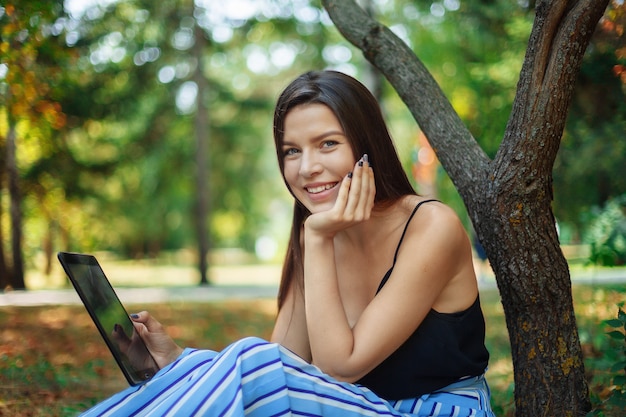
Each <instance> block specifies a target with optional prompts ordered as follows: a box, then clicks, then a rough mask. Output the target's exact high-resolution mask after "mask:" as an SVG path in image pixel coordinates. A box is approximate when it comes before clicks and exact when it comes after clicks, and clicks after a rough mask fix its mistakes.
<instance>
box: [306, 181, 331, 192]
mask: <svg viewBox="0 0 626 417" xmlns="http://www.w3.org/2000/svg"><path fill="white" fill-rule="evenodd" d="M337 184H338V183H336V182H332V183H328V184H321V185H313V186H308V187H304V188H305V189H306V190H307V192H309V193H311V194H319V193H322V192H324V191H326V190H330V189H331V188H334V187H335V186H336V185H337Z"/></svg>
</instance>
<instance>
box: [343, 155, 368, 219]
mask: <svg viewBox="0 0 626 417" xmlns="http://www.w3.org/2000/svg"><path fill="white" fill-rule="evenodd" d="M362 176H363V159H359V161H357V163H356V164H355V165H354V171H353V175H352V181H351V183H350V192H349V194H348V201H347V204H346V206H345V209H344V210H343V214H344V216H345V217H346V218H347V219H348V220H353V219H354V217H355V210H356V208H357V206H358V204H359V199H360V193H361V183H362Z"/></svg>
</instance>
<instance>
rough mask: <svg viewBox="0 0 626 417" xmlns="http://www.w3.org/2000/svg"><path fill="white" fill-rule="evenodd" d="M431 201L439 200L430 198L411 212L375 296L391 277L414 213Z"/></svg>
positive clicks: (421, 202)
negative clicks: (389, 266)
mask: <svg viewBox="0 0 626 417" xmlns="http://www.w3.org/2000/svg"><path fill="white" fill-rule="evenodd" d="M431 201H437V202H438V201H439V200H436V199H434V198H431V199H429V200H424V201H420V202H419V203H418V204H417V206H415V208H414V209H413V211H412V212H411V215H410V216H409V218H408V219H407V221H406V224H405V225H404V230H403V231H402V235H401V236H400V240H399V241H398V246H397V247H396V252H395V253H394V255H393V263H392V264H391V268H389V270H388V271H387V273H386V274H385V276H384V277H383V279H382V281H381V282H380V285H379V286H378V289H377V290H376V293H377V294H378V292H379V291H380V290H381V289H382V288H383V286H384V285H385V284H386V283H387V280H388V279H389V277H390V276H391V272H392V271H393V268H394V267H395V266H396V260H397V259H398V252H400V246H401V245H402V241H403V240H404V236H405V235H406V231H407V230H408V229H409V223H411V220H412V219H413V216H415V213H417V210H418V209H419V208H420V206H421V205H422V204H424V203H430V202H431Z"/></svg>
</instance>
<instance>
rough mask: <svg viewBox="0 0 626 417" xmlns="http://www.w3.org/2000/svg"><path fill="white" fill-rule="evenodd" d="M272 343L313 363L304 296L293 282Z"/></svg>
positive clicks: (277, 321)
mask: <svg viewBox="0 0 626 417" xmlns="http://www.w3.org/2000/svg"><path fill="white" fill-rule="evenodd" d="M271 341H272V342H274V343H280V344H281V345H283V346H284V347H286V348H287V349H289V350H291V351H292V352H293V353H295V354H296V355H298V356H300V357H301V358H302V359H304V360H305V361H307V362H311V347H310V346H309V335H308V332H307V325H306V317H305V313H304V294H302V291H301V290H300V289H298V288H297V286H296V285H294V283H293V282H292V283H291V286H290V287H289V290H288V292H287V296H286V297H285V301H284V303H283V306H282V307H281V308H280V311H279V312H278V317H277V318H276V324H275V325H274V330H273V332H272V337H271Z"/></svg>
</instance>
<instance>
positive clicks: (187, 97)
mask: <svg viewBox="0 0 626 417" xmlns="http://www.w3.org/2000/svg"><path fill="white" fill-rule="evenodd" d="M300 3H301V4H299V5H298V8H296V7H295V6H294V5H291V4H286V3H284V2H280V1H276V2H270V3H269V5H265V8H257V7H254V8H252V9H248V8H241V7H239V8H238V7H233V5H232V4H220V3H216V2H190V1H183V0H169V1H163V2H158V3H156V2H150V1H146V2H107V3H100V2H98V3H93V4H92V5H90V6H89V7H87V8H84V9H76V10H73V9H72V8H70V10H69V17H68V18H59V19H58V20H57V24H59V25H60V26H61V27H62V28H63V30H64V31H66V32H67V39H68V41H67V44H68V47H71V48H72V49H73V50H75V51H77V52H78V54H79V56H80V58H79V59H78V61H77V63H76V64H75V65H73V66H70V67H67V68H64V74H65V77H64V79H63V93H62V94H59V97H58V99H59V101H60V102H61V103H62V106H63V109H64V112H65V114H67V120H68V122H67V125H66V126H65V128H64V129H63V131H62V133H61V135H60V139H61V140H60V141H59V142H58V143H57V144H56V145H55V152H53V153H51V155H54V157H56V158H58V162H59V167H54V165H55V162H54V159H53V158H41V159H34V160H33V161H31V163H30V164H28V165H27V166H25V167H24V169H23V175H24V176H25V177H26V178H27V179H28V180H29V182H30V183H32V184H35V183H37V184H38V185H37V186H36V187H33V189H32V190H33V191H35V190H38V193H31V194H30V195H31V196H32V197H34V196H35V195H38V196H39V197H38V198H37V199H36V203H34V206H37V207H38V210H40V211H42V212H46V211H48V212H52V211H53V210H51V209H50V207H51V205H52V204H53V203H52V202H51V199H50V198H48V197H45V196H52V195H56V196H58V197H59V198H60V199H61V200H63V205H65V206H66V207H67V206H70V207H72V209H70V210H69V211H72V213H73V214H74V215H75V217H73V218H72V220H71V221H68V222H67V223H64V222H63V220H64V219H68V220H69V218H70V217H69V216H62V217H61V218H60V219H59V221H58V222H56V223H55V225H56V226H55V227H57V228H58V229H59V232H60V233H61V234H62V235H63V236H65V238H64V241H63V243H62V245H63V246H64V249H73V248H74V249H79V250H89V248H96V247H97V248H98V249H106V248H109V249H113V250H120V249H121V251H122V253H124V254H125V255H128V256H132V257H139V256H146V255H147V256H155V255H156V254H158V253H159V252H160V251H161V250H164V249H179V248H181V247H186V246H188V245H189V244H191V243H192V240H191V237H192V236H194V235H195V236H196V237H197V239H196V242H202V240H203V239H201V237H207V238H208V237H209V236H210V238H211V239H213V240H214V241H215V245H214V247H228V246H243V247H244V248H245V249H247V250H250V249H252V248H253V247H254V243H255V240H256V238H257V237H258V234H259V230H260V229H262V228H263V222H264V221H266V220H264V219H266V218H267V217H268V213H267V212H266V210H265V209H263V208H264V207H268V206H269V205H270V204H269V202H270V199H271V198H272V195H275V194H279V193H272V192H269V193H268V192H259V190H267V189H268V184H270V185H271V186H272V188H274V187H275V185H272V184H275V183H276V182H268V180H267V179H266V178H267V175H265V174H264V172H265V171H266V170H267V169H268V167H267V162H266V159H267V158H266V156H267V153H268V150H269V149H271V141H269V140H259V137H262V136H265V137H267V138H269V137H270V135H271V109H272V104H273V103H272V101H273V95H274V94H275V91H278V90H279V88H280V87H281V86H282V85H281V84H282V83H283V80H282V79H281V78H279V77H277V76H276V75H277V74H279V73H281V72H289V73H291V74H295V72H299V71H300V70H301V68H303V67H306V68H309V67H318V66H322V65H325V62H326V61H325V60H324V59H323V52H322V50H321V49H320V48H319V47H318V45H323V44H324V42H325V41H324V39H325V38H326V37H327V36H328V33H327V32H328V31H329V30H328V29H327V28H326V26H328V25H326V26H325V25H324V24H323V23H322V13H321V9H319V8H317V7H312V6H309V5H308V1H303V2H300ZM246 4H248V3H246ZM297 14H299V16H300V17H299V18H298V17H296V15H297ZM334 33H335V35H334V36H335V37H336V38H337V39H341V38H340V36H339V35H338V34H337V33H336V31H335V32H334ZM341 42H344V43H346V42H345V41H344V40H342V41H341ZM296 56H299V57H300V58H301V64H300V63H299V64H298V65H294V61H295V58H296ZM344 61H347V59H346V60H344ZM253 79H256V80H257V82H256V83H252V82H251V81H252V80H253ZM209 113H210V114H211V117H210V119H209V118H208V114H209ZM205 125H206V126H207V127H206V128H204V127H203V126H205ZM209 136H210V137H211V141H210V145H209V146H208V154H207V159H206V160H205V162H202V161H201V159H200V157H201V156H202V155H203V154H204V151H202V150H198V149H196V148H195V147H194V143H197V144H202V143H204V142H206V141H207V139H208V137H209ZM194 137H196V138H197V139H196V140H195V142H192V141H190V140H189V139H190V138H194ZM224 156H227V157H224ZM272 159H273V158H272ZM194 161H195V163H194ZM194 167H195V168H196V170H195V171H194ZM53 168H58V169H53ZM271 168H272V169H275V168H274V166H273V165H272V166H271ZM194 172H196V173H197V175H196V182H195V184H196V186H194V181H193V179H192V178H193V175H194ZM217 173H219V175H216V174H217ZM44 177H45V179H47V181H42V178H44ZM204 181H206V183H205V182H204ZM276 184H278V183H276ZM197 187H200V188H203V189H204V191H202V190H199V189H198V188H197ZM59 189H62V193H58V192H57V193H54V192H53V191H54V190H59ZM209 190H210V192H209ZM194 201H200V202H202V201H204V203H201V204H198V203H196V204H194V203H193V202H194ZM56 203H58V201H57V202H56ZM44 205H45V207H44ZM194 206H195V207H196V208H197V207H205V208H204V209H201V210H199V211H197V210H194ZM79 207H80V213H77V212H76V211H75V210H74V209H77V208H79ZM209 207H210V208H211V210H210V212H208V208H209ZM194 213H197V214H196V215H194ZM31 221H32V220H31ZM51 224H52V223H51ZM203 224H204V225H203ZM194 231H195V232H194ZM45 235H46V236H44V238H45V240H46V241H51V240H52V239H53V238H52V237H51V233H46V234H45ZM211 246H213V245H211V244H210V243H209V242H208V241H204V242H202V243H199V244H198V247H199V250H198V253H199V255H198V258H199V262H200V263H199V268H200V271H202V272H201V278H200V279H201V282H206V281H208V279H207V278H206V276H205V275H203V274H204V273H205V272H206V270H207V268H208V265H207V264H206V263H204V264H203V263H202V262H204V261H205V259H206V256H204V255H203V254H205V253H207V252H208V249H209V247H211Z"/></svg>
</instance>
